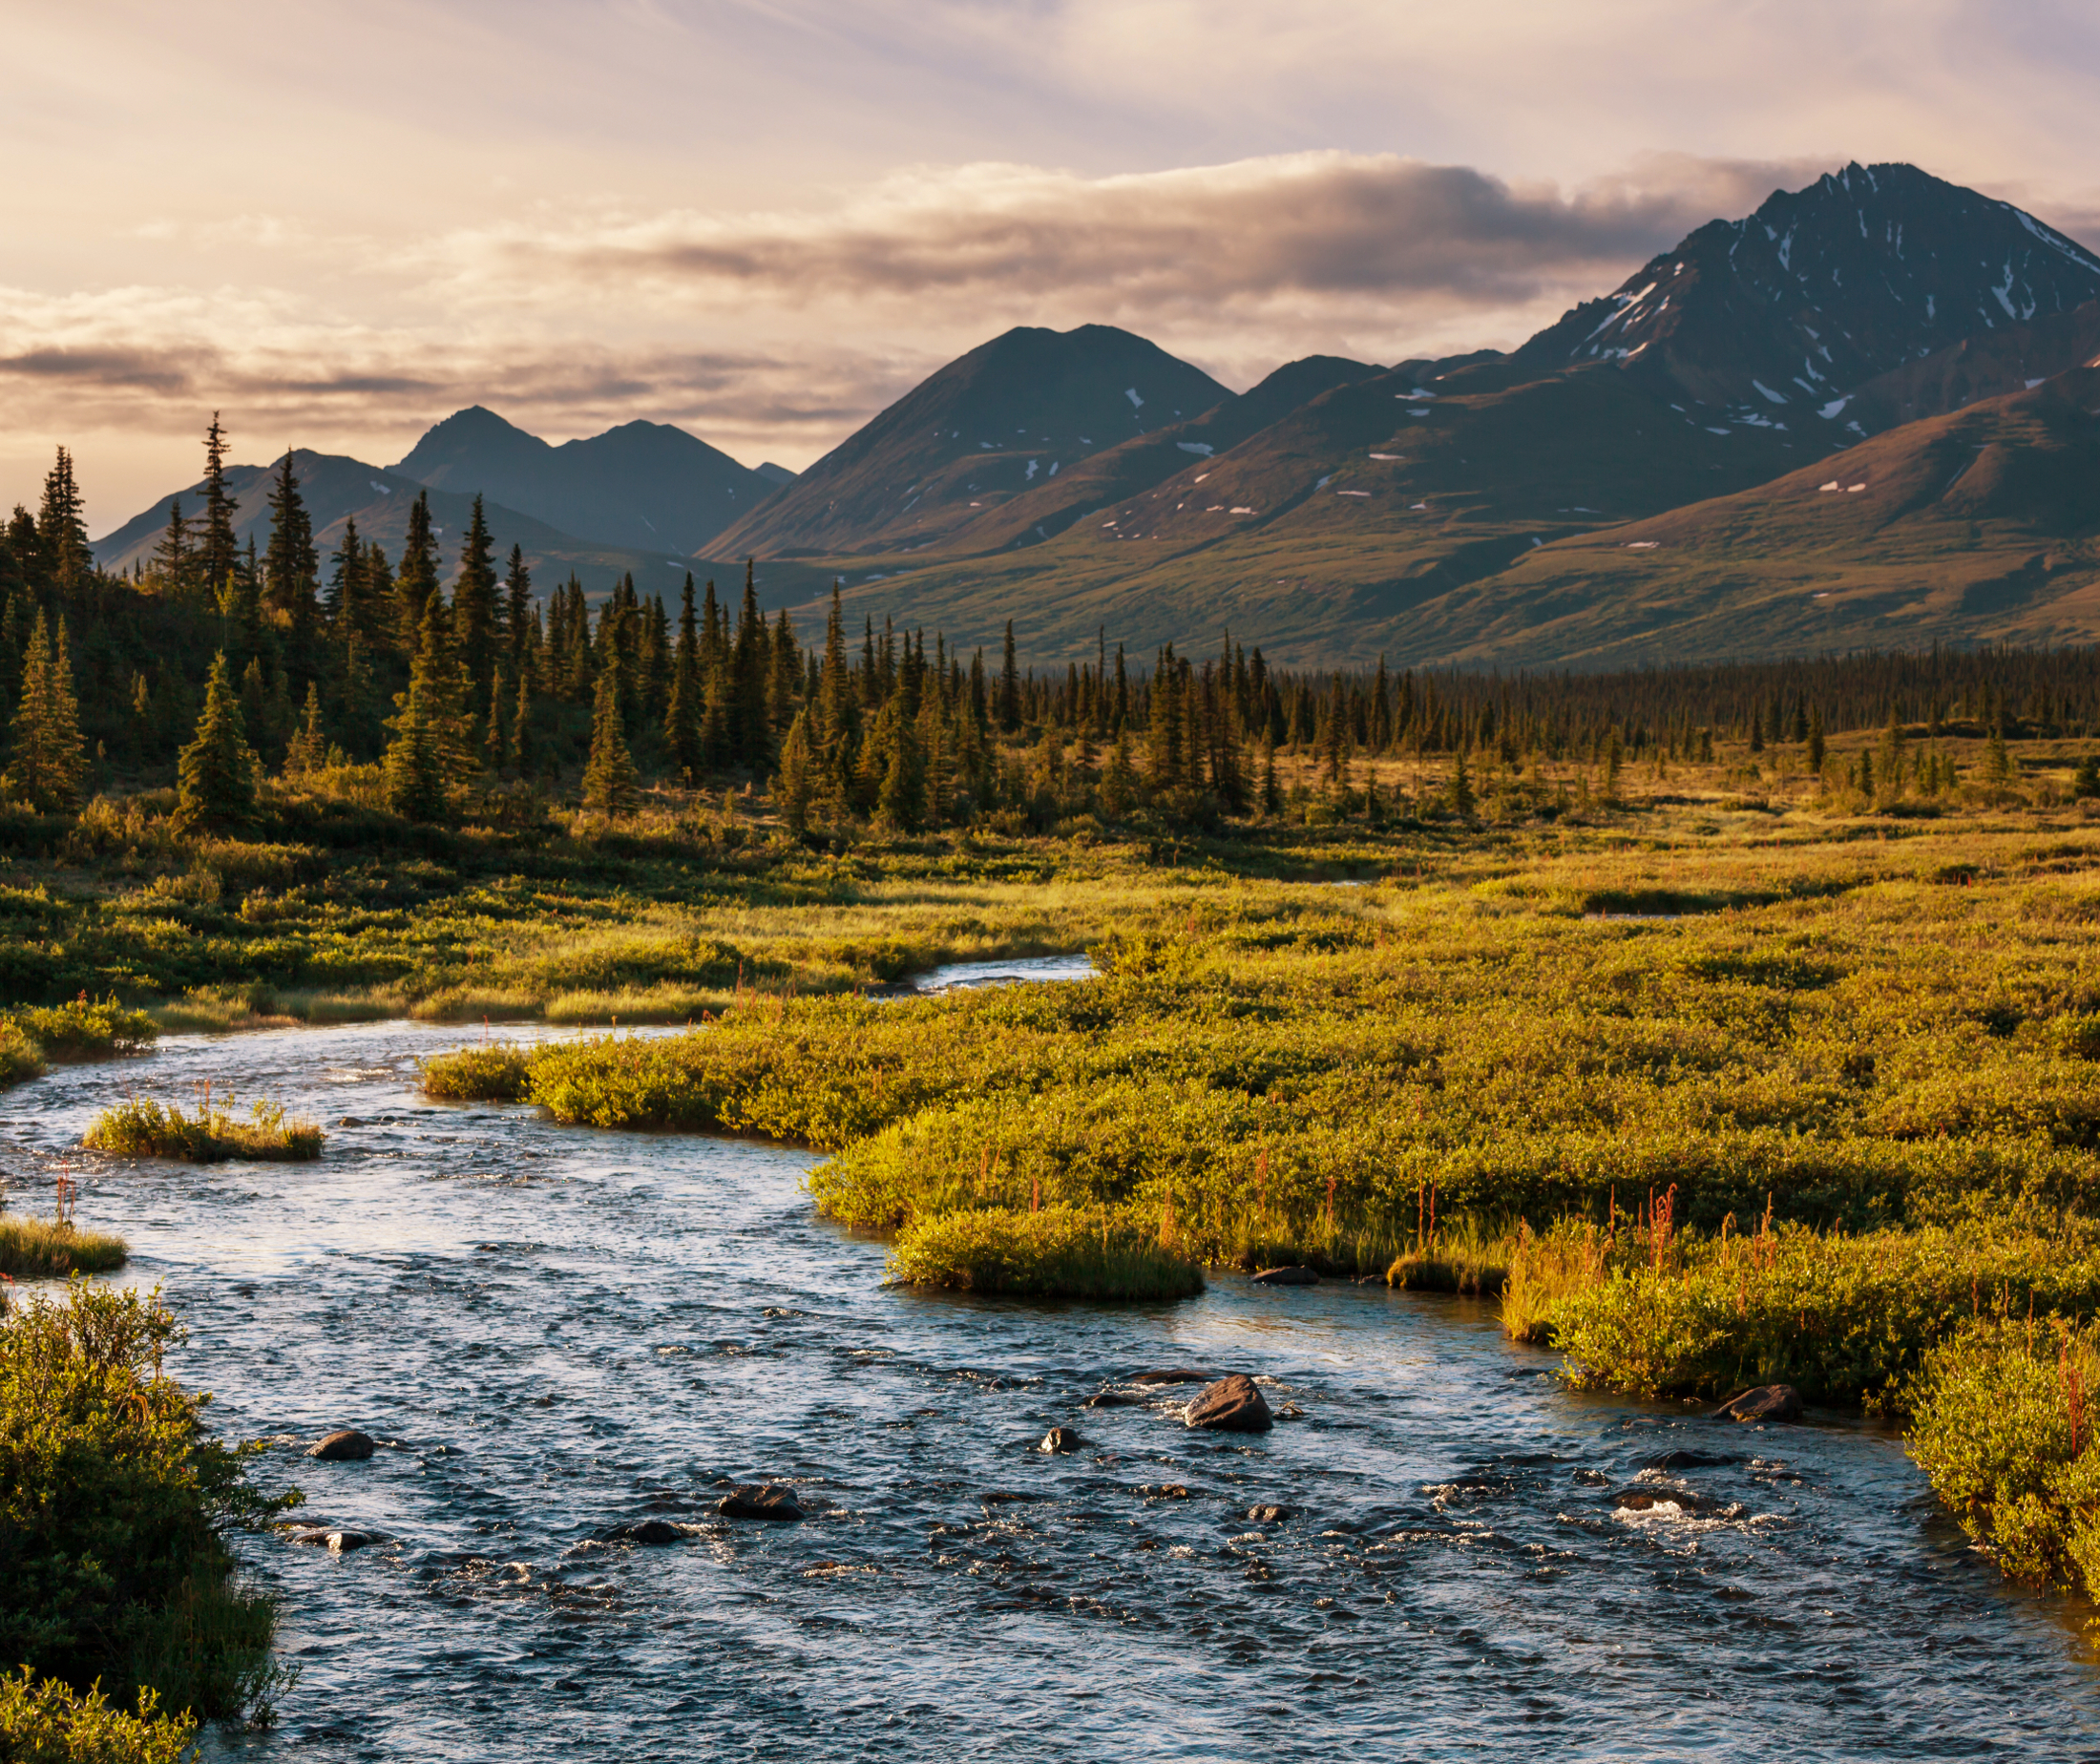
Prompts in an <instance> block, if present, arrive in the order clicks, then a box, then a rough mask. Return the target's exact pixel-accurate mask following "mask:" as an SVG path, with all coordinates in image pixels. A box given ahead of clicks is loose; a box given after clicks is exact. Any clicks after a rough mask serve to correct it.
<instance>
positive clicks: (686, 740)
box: [663, 570, 800, 832]
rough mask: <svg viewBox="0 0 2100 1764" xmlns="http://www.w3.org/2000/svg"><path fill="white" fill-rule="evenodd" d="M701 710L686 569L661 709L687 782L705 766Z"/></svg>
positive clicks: (674, 755) (695, 781)
mask: <svg viewBox="0 0 2100 1764" xmlns="http://www.w3.org/2000/svg"><path fill="white" fill-rule="evenodd" d="M703 714H704V705H703V704H702V691H701V679H700V636H699V633H698V631H697V630H696V629H695V628H694V622H693V573H692V572H691V571H690V570H688V571H686V572H685V589H684V593H683V595H682V596H681V598H680V600H679V610H678V648H677V650H676V652H675V654H674V655H673V657H672V660H671V692H670V700H669V702H668V703H667V704H665V705H664V708H663V743H664V746H667V747H668V748H669V749H670V750H671V761H672V764H673V765H675V766H676V767H678V773H679V776H680V777H681V778H683V780H684V781H685V783H687V784H688V785H697V784H698V783H699V782H700V780H701V775H702V773H703V772H704V771H705V770H706V768H707V762H706V755H705V754H704V752H703V751H702V750H701V740H700V737H701V728H700V725H701V718H702V715H703ZM797 831H798V832H799V831H800V829H799V828H798V829H797Z"/></svg>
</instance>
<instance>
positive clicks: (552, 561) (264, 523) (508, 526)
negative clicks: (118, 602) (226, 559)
mask: <svg viewBox="0 0 2100 1764" xmlns="http://www.w3.org/2000/svg"><path fill="white" fill-rule="evenodd" d="M292 471H293V473H295V474H296V475H297V476H298V478H299V489H300V494H301V496H302V497H303V498H304V499H305V504H306V511H307V514H308V515H310V516H311V518H312V520H313V528H314V540H315V545H316V548H317V549H318V550H319V551H320V552H321V553H322V556H323V565H322V570H323V574H324V575H326V574H327V572H328V569H329V567H330V566H329V565H328V564H327V562H326V557H327V554H328V553H329V552H330V551H332V550H333V549H334V548H335V547H336V546H337V545H338V544H340V543H341V541H342V537H343V523H344V521H345V520H346V519H347V518H354V519H355V520H356V522H357V530H358V533H359V534H360V535H361V536H363V537H364V538H366V539H368V540H371V539H377V540H378V541H379V542H380V543H381V544H382V545H384V546H385V547H386V548H387V555H388V557H389V558H393V559H398V558H399V557H400V556H401V547H402V544H403V542H404V541H405V540H406V539H407V537H408V529H409V505H410V503H412V502H413V501H414V500H415V498H416V494H417V493H418V492H419V491H421V490H422V489H423V488H424V487H423V486H422V485H420V484H418V483H415V482H414V481H412V480H411V479H410V478H407V477H404V476H403V475H401V474H400V473H395V472H387V471H383V470H381V469H380V468H379V467H378V466H368V465H366V464H365V463H364V462H363V461H362V460H356V459H349V458H346V457H345V456H343V455H342V454H339V453H310V452H305V450H304V449H302V450H299V451H297V452H294V453H293V455H292ZM276 473H277V464H276V462H274V461H273V462H272V463H271V464H269V465H266V466H229V467H228V468H227V469H226V488H227V490H228V492H229V493H230V494H232V495H233V497H234V499H235V500H236V501H237V502H238V503H239V505H240V506H239V508H238V509H237V511H236V512H235V515H234V532H235V534H236V535H237V536H239V538H240V539H241V540H242V543H243V544H244V543H245V542H246V541H247V540H248V539H249V538H250V537H251V536H252V537H253V538H254V540H255V543H256V549H257V550H258V551H262V550H264V549H266V548H267V546H268V545H269V542H270V508H269V501H270V480H271V479H272V478H273V477H274V476H275V475H276ZM430 496H431V522H432V524H433V525H434V526H435V527H436V529H437V533H438V545H439V549H440V552H441V555H442V557H443V561H444V568H445V574H446V578H447V579H448V580H449V579H450V578H451V577H452V572H453V570H454V569H456V567H457V565H458V559H459V543H460V540H461V539H463V538H464V537H465V536H466V533H467V522H468V517H469V515H470V514H471V512H472V509H473V495H472V494H460V493H458V492H455V491H449V490H433V491H431V493H430ZM176 499H179V500H180V502H181V504H182V511H183V513H184V514H185V515H191V516H193V517H194V516H195V515H197V514H198V513H199V512H200V510H201V508H202V507H203V500H204V488H203V486H202V485H201V484H193V485H191V486H189V487H188V488H186V489H183V490H179V491H177V492H175V493H174V495H173V496H172V497H170V496H162V497H161V498H160V499H159V500H158V502H156V503H155V504H154V505H153V506H152V507H151V508H149V509H147V510H145V511H144V512H143V513H142V514H139V515H134V516H133V517H132V518H131V519H130V520H128V521H126V522H125V523H124V524H123V525H122V526H121V527H119V528H117V529H116V530H115V532H114V533H111V534H109V535H107V536H104V537H103V538H101V539H100V540H98V541H96V543H95V547H94V555H95V559H96V561H97V562H99V563H100V564H101V565H102V567H103V568H104V569H107V570H128V569H129V568H131V566H132V564H133V563H134V562H136V561H139V560H142V559H145V558H149V557H151V556H152V554H153V549H154V547H155V546H156V545H158V543H159V541H160V536H161V535H162V534H163V533H165V532H166V531H167V526H168V504H169V502H170V501H171V500H176ZM484 515H485V517H486V519H487V520H488V523H489V530H490V532H491V534H492V535H493V536H494V539H495V550H496V557H497V560H498V562H499V563H500V562H501V560H502V559H503V558H504V557H507V556H508V555H509V553H510V549H511V547H512V546H513V545H514V544H515V545H519V546H522V547H523V548H524V552H525V557H526V561H527V562H528V563H529V564H531V566H532V570H533V578H534V580H535V581H536V584H537V585H538V588H539V591H540V592H541V593H542V594H544V593H545V592H546V591H547V590H548V589H550V588H551V587H552V586H553V585H554V583H555V582H556V580H557V579H560V578H565V577H566V576H567V575H568V574H569V572H570V571H571V570H574V571H575V572H576V573H577V576H578V579H580V580H581V581H582V583H583V585H584V587H585V588H586V589H589V590H590V591H592V592H593V593H594V594H595V593H599V592H602V591H604V590H607V589H610V588H611V587H612V586H613V584H614V583H615V582H617V581H618V580H619V579H620V577H621V576H622V575H624V574H627V573H630V572H631V573H632V574H633V576H634V578H635V584H636V586H637V587H638V588H640V589H641V591H642V592H643V593H645V594H671V593H673V592H675V591H676V590H677V589H678V588H679V587H681V586H682V585H683V581H684V572H685V571H686V569H688V568H689V567H690V562H691V560H690V559H689V558H685V557H673V556H671V555H669V554H667V553H665V552H662V551H643V550H639V549H636V548H633V547H628V546H620V545H601V544H597V543H594V542H593V541H591V540H588V539H578V538H577V537H575V536H573V535H571V534H566V533H562V532H559V531H557V529H555V528H553V527H550V526H548V525H547V524H546V523H545V522H544V521H539V520H535V519H533V518H532V516H530V515H520V514H518V513H517V512H516V511H515V509H509V508H506V507H504V506H503V504H501V503H499V502H485V503H484ZM798 586H799V587H801V588H802V591H803V592H804V593H806V592H807V585H806V584H798ZM798 598H799V596H798Z"/></svg>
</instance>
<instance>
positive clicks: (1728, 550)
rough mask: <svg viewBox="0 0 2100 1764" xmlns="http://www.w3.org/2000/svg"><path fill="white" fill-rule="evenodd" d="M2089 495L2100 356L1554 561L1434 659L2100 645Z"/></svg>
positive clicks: (1508, 576) (1570, 550) (1540, 560)
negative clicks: (2037, 382)
mask: <svg viewBox="0 0 2100 1764" xmlns="http://www.w3.org/2000/svg"><path fill="white" fill-rule="evenodd" d="M2096 486H2100V360H2096V361H2095V363H2094V364H2093V365H2092V366H2089V367H2084V368H2072V369H2070V370H2068V371H2067V372H2064V373H2061V374H2057V375H2054V376H2053V377H2051V378H2049V379H2047V380H2046V381H2044V382H2043V383H2042V384H2041V385H2039V386H2036V387H2033V388H2028V389H2022V390H2020V391H2016V392H2008V393H2005V394H2002V395H2001V396H1999V397H1996V398H1987V399H1984V400H1981V401H1979V402H1977V403H1975V404H1972V405H1969V406H1967V407H1966V408H1965V409H1963V410H1956V411H1952V412H1949V413H1948V414H1945V415H1943V416H1936V417H1929V418H1926V419H1924V420H1922V421H1920V422H1916V423H1909V424H1906V425H1904V426H1903V427H1901V428H1899V429H1894V430H1890V431H1888V432H1886V433H1884V434H1880V435H1877V436H1874V437H1873V438H1872V439H1870V440H1867V441H1864V442H1861V443H1860V444H1859V446H1857V447H1854V448H1851V449H1849V450H1847V451H1846V452H1841V453H1838V454H1837V455H1835V456H1834V457H1830V458H1826V459H1824V460H1822V461H1820V462H1818V463H1817V465H1815V466H1813V467H1810V468H1807V469H1805V470H1802V471H1797V472H1793V473H1787V474H1786V475H1785V476H1783V477H1780V478H1777V479H1775V481H1773V482H1772V483H1770V484H1765V485H1761V486H1759V487H1757V488H1756V489H1754V490H1751V491H1746V492H1742V493H1739V494H1734V495H1731V496H1726V497H1721V498H1718V499H1716V500H1712V501H1708V502H1700V503H1695V504H1692V505H1691V506H1689V507H1685V508H1681V509H1676V510H1673V511H1671V512H1670V513H1669V514H1667V515H1657V516H1656V517H1654V518H1652V519H1649V520H1644V521H1639V522H1635V523H1632V524H1630V525H1627V526H1623V527H1617V528H1614V529H1612V530H1611V531H1610V532H1608V533H1603V534H1596V535H1590V536H1582V537H1577V538H1570V539H1566V540H1564V541H1562V542H1560V543H1558V544H1553V545H1548V546H1546V547H1545V548H1544V549H1542V550H1540V551H1538V552H1536V553H1534V554H1532V555H1531V556H1530V557H1525V558H1523V559H1521V560H1520V561H1519V562H1518V563H1517V564H1516V565H1515V566H1514V567H1512V568H1511V569H1509V570H1508V571H1506V572H1503V573H1502V574H1501V575H1499V576H1497V577H1496V578H1494V579H1493V580H1492V581H1491V582H1487V583H1482V584H1481V585H1480V590H1479V593H1478V594H1477V595H1476V596H1475V597H1474V598H1473V599H1471V600H1470V601H1469V602H1468V603H1466V604H1464V605H1462V606H1461V605H1458V604H1451V605H1447V606H1446V607H1444V608H1443V609H1441V611H1440V614H1439V628H1440V635H1441V638H1442V641H1441V643H1440V645H1439V650H1440V654H1441V656H1442V658H1443V659H1447V660H1452V661H1465V662H1480V661H1490V660H1492V661H1495V662H1541V661H1552V662H1556V663H1572V664H1575V665H1579V666H1606V665H1611V666H1617V665H1625V664H1628V663H1636V662H1663V661H1666V660H1672V659H1682V658H1684V657H1686V656H1708V657H1734V656H1754V655H1781V654H1802V653H1806V652H1808V651H1811V650H1824V649H1829V650H1845V649H1856V648H1867V647H1881V648H1892V649H1893V648H1906V649H1909V648H1918V647H1921V646H1922V645H1924V644H1928V643H1932V642H1951V643H1973V642H1996V641H2007V642H2021V643H2060V642H2092V641H2096V640H2100V497H2096V495H2095V494H2094V491H2095V487H2096ZM1424 635H1425V636H1426V635H1428V634H1427V633H1424Z"/></svg>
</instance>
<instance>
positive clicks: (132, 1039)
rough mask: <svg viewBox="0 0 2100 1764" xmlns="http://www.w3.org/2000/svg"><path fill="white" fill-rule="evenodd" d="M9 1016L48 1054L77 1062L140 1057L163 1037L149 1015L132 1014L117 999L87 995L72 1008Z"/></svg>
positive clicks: (21, 1010) (24, 1009)
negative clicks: (114, 1056)
mask: <svg viewBox="0 0 2100 1764" xmlns="http://www.w3.org/2000/svg"><path fill="white" fill-rule="evenodd" d="M7 1016H8V1019H10V1021H12V1022H13V1023H15V1024H16V1025H17V1026H18V1027H19V1028H20V1029H21V1030H22V1031H23V1032H24V1033H25V1034H27V1035H30V1036H31V1037H33V1038H34V1039H35V1040H36V1042H37V1044H38V1045H39V1046H40V1047H42V1048H43V1050H44V1052H45V1053H47V1054H56V1055H59V1056H61V1057H67V1058H73V1059H85V1058H89V1057H92V1056H95V1055H104V1054H136V1053H139V1052H141V1051H143V1050H144V1049H146V1048H148V1047H150V1046H152V1045H153V1041H154V1038H155V1037H156V1036H158V1034H159V1033H160V1030H159V1026H158V1024H157V1023H156V1022H155V1021H154V1020H153V1018H152V1017H151V1016H150V1015H149V1014H148V1013H146V1012H144V1011H128V1010H126V1009H125V1008H124V1007H123V1006H122V1005H120V1004H119V1003H117V1001H116V1000H115V998H105V999H102V1000H101V1001H99V1002H96V1001H95V1000H94V999H91V998H89V997H88V996H87V994H85V993H82V994H81V995H80V997H79V998H75V999H74V1000H73V1002H72V1003H71V1004H54V1005H26V1006H17V1007H16V1008H15V1009H13V1010H11V1011H10V1012H9V1013H8V1014H7Z"/></svg>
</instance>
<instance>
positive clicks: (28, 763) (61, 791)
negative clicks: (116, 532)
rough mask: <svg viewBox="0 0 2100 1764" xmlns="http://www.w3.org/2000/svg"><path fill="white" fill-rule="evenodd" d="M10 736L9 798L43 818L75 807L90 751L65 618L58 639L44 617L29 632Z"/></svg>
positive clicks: (57, 635) (39, 617) (59, 623)
mask: <svg viewBox="0 0 2100 1764" xmlns="http://www.w3.org/2000/svg"><path fill="white" fill-rule="evenodd" d="M10 734H11V737H12V742H11V746H10V761H9V766H8V773H7V785H8V790H9V793H10V795H11V796H13V797H14V798H15V799H16V800H17V801H20V802H26V803H28V804H29V805H30V806H31V808H33V809H36V811H37V812H38V813H40V814H56V813H61V812H66V811H70V810H71V809H74V808H76V807H77V806H78V804H79V800H80V780H81V779H82V777H83V776H85V775H86V772H87V766H88V762H87V746H86V744H85V743H84V742H83V741H82V740H81V738H80V708H79V705H78V704H77V703H76V702H75V700H74V698H73V663H72V662H71V660H70V659H69V658H68V656H67V654H66V621H65V620H63V619H61V620H59V621H58V629H57V633H56V638H55V641H54V640H53V636H52V631H51V628H50V626H49V625H48V624H47V623H46V622H45V619H44V615H43V614H42V613H41V612H39V613H38V614H37V615H36V621H35V623H34V624H32V625H31V627H30V641H29V646H28V648H27V649H26V650H25V651H24V653H23V657H22V684H21V693H20V697H19V699H18V700H17V702H16V704H15V708H14V718H13V723H12V726H11V729H10Z"/></svg>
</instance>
